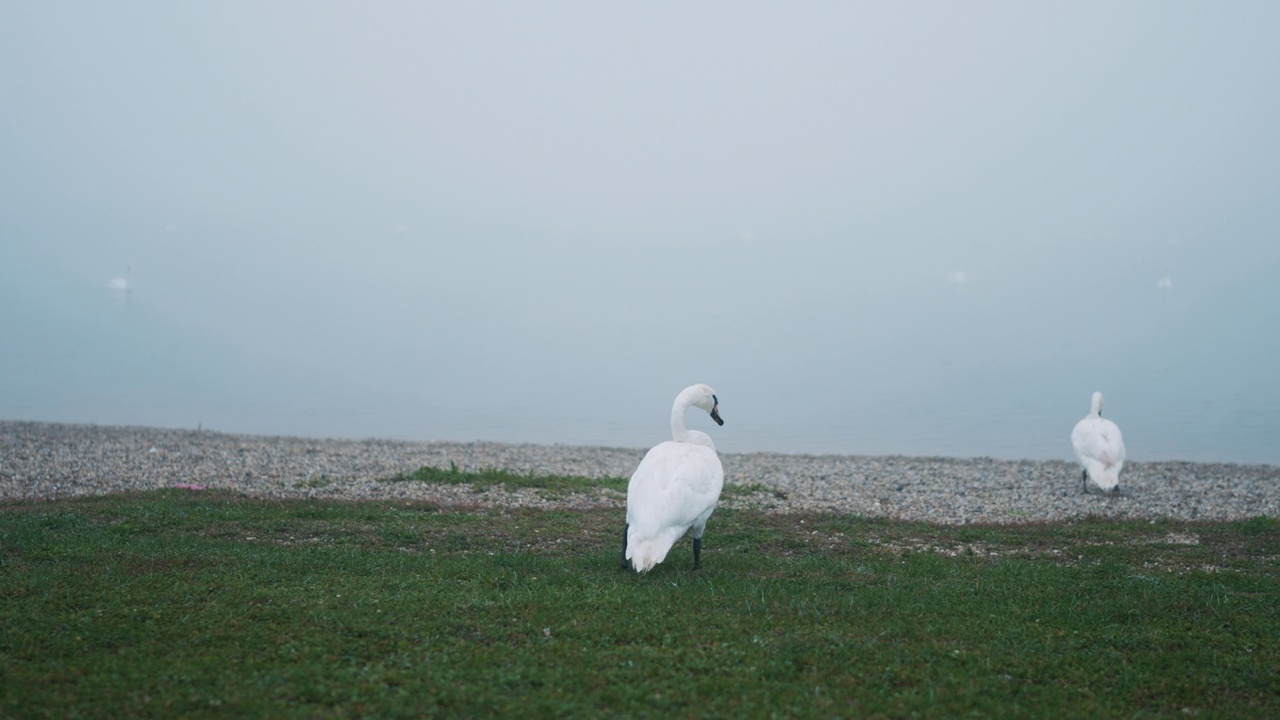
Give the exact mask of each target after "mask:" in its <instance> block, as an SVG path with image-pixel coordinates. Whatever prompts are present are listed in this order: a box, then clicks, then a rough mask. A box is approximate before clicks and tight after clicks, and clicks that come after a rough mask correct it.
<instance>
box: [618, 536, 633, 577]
mask: <svg viewBox="0 0 1280 720" xmlns="http://www.w3.org/2000/svg"><path fill="white" fill-rule="evenodd" d="M630 529H631V526H630V525H623V526H622V565H621V566H620V569H622V570H626V569H627V531H628V530H630Z"/></svg>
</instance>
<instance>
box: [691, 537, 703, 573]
mask: <svg viewBox="0 0 1280 720" xmlns="http://www.w3.org/2000/svg"><path fill="white" fill-rule="evenodd" d="M700 567H702V538H694V539H693V569H694V570H697V569H698V568H700Z"/></svg>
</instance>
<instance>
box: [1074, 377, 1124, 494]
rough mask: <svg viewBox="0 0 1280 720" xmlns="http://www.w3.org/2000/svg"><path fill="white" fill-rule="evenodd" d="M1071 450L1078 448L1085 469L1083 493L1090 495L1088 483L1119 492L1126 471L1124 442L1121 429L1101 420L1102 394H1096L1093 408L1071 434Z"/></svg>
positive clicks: (1077, 452)
mask: <svg viewBox="0 0 1280 720" xmlns="http://www.w3.org/2000/svg"><path fill="white" fill-rule="evenodd" d="M1071 446H1072V447H1073V448H1075V451H1076V457H1077V458H1079V459H1080V466H1081V467H1082V468H1084V473H1083V475H1082V479H1083V481H1084V491H1085V492H1089V481H1090V480H1092V481H1093V484H1094V485H1096V486H1097V487H1098V489H1099V490H1102V491H1103V492H1113V491H1115V492H1118V491H1119V490H1120V468H1122V467H1124V440H1123V439H1122V438H1121V437H1120V428H1118V427H1116V424H1115V423H1113V422H1111V421H1110V420H1106V419H1104V418H1103V417H1102V393H1100V392H1095V393H1094V394H1093V406H1092V409H1091V410H1090V411H1089V414H1088V415H1087V416H1085V418H1084V419H1083V420H1081V421H1080V422H1078V423H1076V427H1075V429H1074V430H1072V431H1071Z"/></svg>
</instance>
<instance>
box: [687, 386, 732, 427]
mask: <svg viewBox="0 0 1280 720" xmlns="http://www.w3.org/2000/svg"><path fill="white" fill-rule="evenodd" d="M680 395H681V397H687V398H688V402H689V404H690V405H692V406H694V407H696V408H701V409H702V410H706V411H707V412H708V413H710V414H711V419H712V420H715V421H716V424H717V425H724V420H723V419H722V418H721V417H720V400H719V399H718V398H716V391H715V390H712V389H711V388H710V386H707V385H702V384H698V385H690V386H689V387H687V388H685V389H684V391H683V392H681V393H680ZM677 402H679V400H677Z"/></svg>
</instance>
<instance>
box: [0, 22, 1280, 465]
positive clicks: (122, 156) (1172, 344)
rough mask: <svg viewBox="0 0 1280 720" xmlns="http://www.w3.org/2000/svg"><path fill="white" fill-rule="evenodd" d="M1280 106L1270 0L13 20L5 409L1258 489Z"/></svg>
mask: <svg viewBox="0 0 1280 720" xmlns="http://www.w3.org/2000/svg"><path fill="white" fill-rule="evenodd" d="M1277 88H1280V5H1277V4H1275V3H1271V2H1256V3H1249V2H1235V3H1229V4H1214V3H1190V2H1186V3H1182V2H1179V3H1169V2H1131V3H1120V4H1118V3H1111V2H1098V3H1070V4H1065V5H1062V4H1049V3H1014V2H1008V3H1003V2H1002V3H965V4H954V3H924V2H921V3H892V4H890V3H813V4H805V5H803V6H800V7H797V6H795V5H793V4H782V3H777V4H763V3H753V4H744V3H697V4H694V5H687V4H676V3H657V4H649V5H645V6H643V7H626V8H624V7H618V6H609V5H601V4H596V3H585V2H584V3H535V4H527V3H493V4H480V5H467V6H454V4H446V3H433V4H423V3H373V4H366V3H316V2H298V3H253V2H219V3H210V4H207V5H196V6H194V7H175V6H173V4H171V3H161V2H156V3H138V2H122V3H109V4H98V3H61V2H50V3H43V2H42V3H34V2H33V3H6V4H4V5H3V6H0V248H2V250H0V252H2V253H3V259H0V300H2V301H3V305H2V306H0V331H3V334H4V337H5V339H4V340H3V341H2V342H3V343H4V346H3V347H0V417H5V418H11V419H48V420H65V421H80V422H102V423H121V422H128V423H138V424H163V425H179V426H192V425H195V424H196V422H198V421H199V422H204V423H205V424H211V423H212V424H214V425H215V426H217V427H218V429H224V430H230V431H246V432H279V433H299V434H338V435H354V436H363V435H387V436H394V437H414V438H422V439H435V438H454V439H499V440H532V441H537V442H568V443H574V442H591V443H607V444H618V445H631V446H641V445H648V444H652V443H653V442H657V441H659V440H661V439H662V438H663V435H664V434H665V432H666V427H665V423H666V410H667V408H668V407H669V405H670V402H671V399H672V398H673V397H674V395H675V393H676V392H677V391H678V390H679V389H680V388H681V387H683V386H685V385H687V384H690V383H693V382H706V383H709V384H712V385H713V386H715V387H716V388H717V391H718V392H719V393H720V395H721V396H722V398H723V400H724V411H725V417H726V421H727V424H726V426H725V428H724V429H723V430H722V431H721V430H718V431H717V432H718V433H719V434H718V435H717V443H718V444H719V445H720V446H721V447H722V449H730V450H756V449H760V450H766V449H778V450H808V451H817V450H825V451H839V452H908V453H926V454H928V453H938V454H943V453H945V454H1001V455H1006V456H1015V457H1023V456H1032V457H1039V456H1046V455H1048V456H1057V455H1063V454H1065V453H1067V445H1066V441H1065V440H1064V439H1063V438H1065V434H1066V433H1068V432H1069V430H1070V424H1071V423H1073V422H1074V420H1075V419H1078V418H1079V417H1080V416H1083V415H1084V414H1085V412H1087V411H1088V397H1089V394H1090V393H1091V392H1092V391H1093V390H1096V389H1101V390H1103V391H1104V392H1107V393H1108V403H1109V407H1114V408H1115V412H1116V413H1117V415H1116V416H1115V417H1118V418H1119V417H1123V413H1124V412H1126V410H1127V412H1128V413H1129V415H1130V423H1131V424H1132V425H1135V426H1136V427H1135V428H1134V432H1136V435H1137V436H1138V437H1144V435H1145V437H1146V439H1147V441H1148V444H1147V445H1146V449H1145V450H1144V449H1143V446H1142V445H1141V444H1139V446H1138V448H1137V449H1136V451H1134V450H1131V455H1135V456H1137V457H1147V458H1153V454H1154V455H1156V456H1160V457H1164V456H1168V455H1178V454H1179V453H1180V452H1184V451H1185V452H1186V453H1187V454H1188V455H1192V456H1196V457H1205V458H1216V459H1232V458H1231V457H1220V455H1221V454H1222V453H1218V454H1215V451H1214V450H1213V448H1212V447H1209V448H1203V449H1197V448H1188V447H1187V446H1186V442H1189V441H1191V439H1192V438H1194V437H1195V436H1196V432H1197V430H1196V428H1195V427H1194V424H1195V421H1194V420H1192V419H1188V420H1186V421H1184V422H1182V423H1181V424H1177V423H1173V424H1171V423H1170V421H1169V416H1170V415H1171V414H1172V415H1189V414H1191V413H1194V412H1200V411H1201V410H1203V409H1204V408H1205V407H1216V406H1214V403H1218V404H1219V405H1222V406H1224V407H1225V408H1226V409H1224V410H1223V411H1222V412H1221V413H1219V415H1217V416H1215V418H1216V419H1215V420H1213V422H1214V423H1216V428H1217V429H1216V430H1215V432H1219V433H1229V432H1233V428H1232V427H1231V423H1232V422H1234V421H1235V420H1234V419H1233V418H1239V417H1241V416H1242V415H1241V414H1242V413H1243V416H1249V414H1250V413H1254V415H1256V416H1257V417H1254V419H1253V420H1250V421H1249V422H1252V423H1253V425H1252V426H1251V427H1252V429H1251V430H1249V432H1253V433H1254V434H1255V435H1257V437H1258V438H1259V439H1265V438H1268V437H1278V436H1280V428H1277V427H1276V426H1275V423H1277V422H1280V419H1278V418H1277V416H1276V413H1275V411H1274V410H1267V409H1266V408H1267V407H1274V406H1275V405H1277V404H1280V387H1278V383H1277V381H1276V380H1275V371H1274V369H1273V368H1272V367H1271V366H1272V365H1274V361H1273V360H1274V356H1275V352H1276V350H1277V348H1278V346H1277V343H1276V341H1275V340H1274V339H1272V338H1273V336H1275V335H1277V334H1280V333H1277V332H1276V328H1280V290H1277V285H1276V277H1277V274H1278V273H1280V202H1278V201H1280V142H1277V131H1276V128H1278V127H1280V91H1278V90H1277ZM126 266H129V267H130V268H131V270H130V272H131V282H132V285H133V287H134V289H133V291H132V293H131V297H130V298H129V299H128V302H129V307H128V313H129V316H128V323H131V325H129V327H131V328H133V330H130V331H129V332H133V333H135V335H133V336H130V337H132V338H133V339H131V340H128V342H127V343H126V342H125V341H123V340H120V339H119V337H118V336H119V335H120V334H121V332H122V331H121V332H117V330H118V328H119V327H123V326H118V325H114V324H113V323H121V322H125V321H123V320H121V319H120V318H121V317H123V315H121V314H120V312H118V311H121V308H120V307H119V306H120V303H119V302H118V301H119V300H120V299H119V298H113V297H109V293H108V292H107V291H105V290H103V288H104V286H105V284H106V282H107V280H108V279H109V278H111V277H114V276H118V275H120V274H122V273H123V272H124V268H125V267H126ZM958 272H963V273H964V275H963V277H964V278H965V281H964V282H963V283H960V284H957V283H950V282H948V280H949V279H951V278H953V277H954V276H956V273H958ZM1165 273H1168V274H1169V275H1170V277H1172V279H1173V283H1174V284H1173V287H1172V288H1165V289H1163V290H1162V289H1160V288H1157V284H1156V283H1157V279H1158V278H1160V277H1161V276H1162V275H1163V274H1165ZM112 303H114V305H112ZM104 308H105V309H104ZM111 328H117V330H112V329H111ZM112 343H119V345H118V346H116V345H113V344H112ZM111 348H115V349H114V350H112V349H111ZM113 357H114V360H113V359H112V358H113ZM1267 357H1270V358H1272V360H1270V361H1268V360H1266V358H1267ZM1152 378H1159V382H1156V381H1155V380H1153V379H1152ZM210 397H214V398H219V400H218V401H217V402H210V401H209V398H210ZM1126 403H1127V404H1128V407H1127V408H1126V407H1125V405H1126ZM1232 403H1234V405H1232ZM1144 406H1145V407H1147V408H1148V411H1145V412H1146V413H1147V414H1145V415H1144V410H1143V407H1144ZM1156 407H1159V408H1160V409H1159V410H1158V411H1157V410H1155V408H1156ZM1233 408H1234V409H1233ZM735 413H736V415H735ZM1001 413H1009V414H1011V416H1017V417H1019V418H1022V420H1023V421H1026V420H1037V421H1043V423H1044V425H1045V430H1044V433H1045V438H1047V439H1046V440H1044V441H1043V442H1041V441H1039V440H1035V441H1028V442H1027V443H1024V444H1021V445H1020V444H1019V443H1020V442H1021V441H1020V440H1019V441H1014V440H1005V439H1004V438H1005V436H1006V435H1007V433H1008V432H1009V431H1008V430H1007V429H1006V428H1004V427H1003V426H1001V425H999V423H1000V420H999V417H1000V414H1001ZM1259 413H1261V414H1260V415H1258V414H1259ZM979 415H981V416H983V417H992V418H994V419H992V420H989V421H987V422H990V423H995V424H996V426H995V427H992V428H991V429H989V430H983V429H982V428H981V427H979V428H978V429H977V430H976V431H975V429H974V428H973V425H974V422H973V418H974V417H976V416H979ZM1250 417H1252V416H1250ZM408 418H416V419H413V420H409V419H408ZM1258 418H1261V419H1258ZM819 419H823V421H822V422H818V421H819ZM1247 419H1248V418H1247V417H1246V420H1247ZM1013 424H1017V425H1021V424H1025V423H1024V422H1022V421H1020V422H1017V423H1013ZM1064 424H1065V425H1066V427H1065V428H1064V427H1063V425H1064ZM1122 425H1123V423H1122ZM961 429H964V432H968V433H970V434H969V435H964V434H963V433H961V432H960V430H961ZM974 432H976V433H977V434H976V435H975V434H973V433H974ZM1127 432H1128V431H1127ZM1059 435H1061V436H1062V438H1059V437H1058V436H1059ZM1160 437H1163V439H1160ZM1054 443H1058V444H1060V445H1061V446H1062V451H1061V452H1059V451H1058V446H1057V445H1055V444H1054ZM1130 445H1131V447H1132V446H1133V442H1132V441H1131V442H1130ZM1023 448H1025V452H1023V451H1022V450H1023ZM1257 457H1262V458H1263V459H1269V460H1270V461H1272V462H1275V461H1277V460H1276V459H1273V456H1265V457H1264V456H1262V455H1259V456H1257ZM1153 459H1154V458H1153ZM1254 459H1256V457H1255V458H1254Z"/></svg>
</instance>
